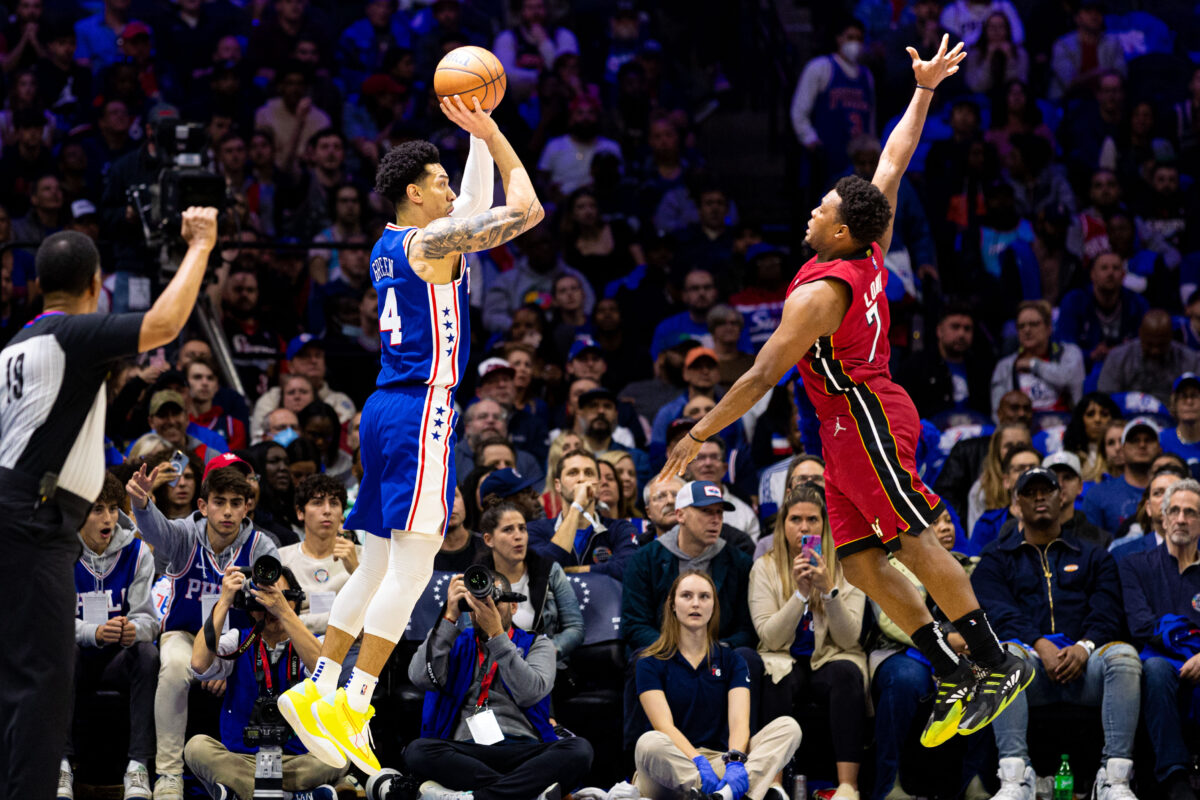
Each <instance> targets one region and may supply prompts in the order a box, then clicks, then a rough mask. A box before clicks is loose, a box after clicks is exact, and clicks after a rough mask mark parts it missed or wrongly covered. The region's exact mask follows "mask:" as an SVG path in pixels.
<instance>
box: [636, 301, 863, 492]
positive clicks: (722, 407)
mask: <svg viewBox="0 0 1200 800" xmlns="http://www.w3.org/2000/svg"><path fill="white" fill-rule="evenodd" d="M848 308H850V287H849V286H847V285H846V284H844V283H842V282H841V281H839V280H833V279H827V280H820V281H814V282H813V283H809V284H805V285H804V286H801V287H800V288H798V289H797V290H796V291H794V292H792V294H791V295H790V296H789V297H788V299H787V301H786V302H785V303H784V304H783V319H782V320H781V321H780V323H779V327H778V328H776V329H775V332H774V333H772V334H771V338H769V339H767V341H766V343H765V344H763V346H762V349H761V350H759V351H758V355H757V356H755V358H754V364H753V366H751V367H750V369H748V370H747V371H746V372H745V373H743V374H742V377H740V378H738V379H737V380H736V381H735V382H734V384H733V386H731V387H730V389H729V391H728V392H726V393H725V396H724V397H722V398H721V402H719V403H717V406H716V408H714V409H713V410H712V411H709V412H708V413H707V414H705V415H704V417H703V418H701V420H700V421H699V422H697V423H696V425H695V426H694V427H693V428H692V430H691V431H690V435H688V436H684V437H683V438H682V439H680V440H679V442H678V443H677V444H676V445H675V449H674V450H672V451H671V455H670V456H669V457H668V458H667V463H666V465H665V466H664V467H663V468H662V471H661V472H660V473H658V478H657V480H660V481H661V480H666V479H667V478H670V477H673V476H675V475H680V476H682V475H683V470H684V469H685V468H686V467H687V465H688V464H690V463H692V461H693V460H694V459H695V458H696V454H697V453H699V452H700V443H701V442H703V441H704V440H705V439H708V438H710V437H712V436H715V435H716V434H718V433H720V432H721V431H723V430H724V429H725V428H727V427H728V426H730V425H732V424H733V423H734V422H736V421H737V420H739V419H741V418H742V416H743V415H745V413H746V412H747V411H749V410H750V407H751V406H753V405H754V404H755V403H757V402H758V401H759V400H760V399H761V398H762V396H763V395H765V394H766V393H767V392H769V391H770V390H771V389H773V388H775V385H776V384H777V383H779V379H780V378H782V377H783V373H785V372H787V371H788V370H789V369H791V368H792V366H793V365H795V364H796V362H798V361H799V360H800V359H801V358H803V357H804V354H805V353H806V352H808V348H810V347H812V345H813V342H815V341H816V340H817V339H818V338H819V337H821V336H826V335H828V334H831V333H833V332H834V331H835V330H837V327H838V326H839V325H841V324H842V317H844V316H846V310H847V309H848Z"/></svg>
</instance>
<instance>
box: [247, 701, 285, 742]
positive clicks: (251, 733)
mask: <svg viewBox="0 0 1200 800" xmlns="http://www.w3.org/2000/svg"><path fill="white" fill-rule="evenodd" d="M291 738H292V729H291V727H290V726H289V725H288V724H287V720H285V719H284V718H283V715H282V714H280V713H279V703H278V700H277V698H276V697H275V695H271V694H261V695H259V696H258V697H256V698H255V699H254V708H253V710H251V712H250V722H249V724H248V725H246V727H245V728H243V729H242V744H244V745H246V747H258V748H262V747H283V745H284V744H285V743H286V742H287V741H288V740H289V739H291Z"/></svg>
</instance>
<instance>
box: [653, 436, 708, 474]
mask: <svg viewBox="0 0 1200 800" xmlns="http://www.w3.org/2000/svg"><path fill="white" fill-rule="evenodd" d="M702 444H703V442H700V441H697V440H696V439H694V438H692V436H690V435H689V434H686V433H685V434H684V435H683V437H682V438H680V440H679V441H678V442H676V443H675V446H674V447H673V448H671V455H669V456H667V463H666V464H664V465H663V468H662V471H661V472H659V473H658V477H657V478H655V479H654V480H655V482H657V481H665V480H667V479H668V478H675V477H680V478H682V477H683V471H684V470H685V469H687V466H688V464H690V463H692V462H693V461H695V460H696V456H698V455H700V446H701V445H702Z"/></svg>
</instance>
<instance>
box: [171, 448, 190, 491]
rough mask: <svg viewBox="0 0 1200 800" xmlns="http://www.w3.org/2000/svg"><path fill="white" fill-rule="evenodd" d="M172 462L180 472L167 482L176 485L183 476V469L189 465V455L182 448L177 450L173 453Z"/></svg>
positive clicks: (176, 470)
mask: <svg viewBox="0 0 1200 800" xmlns="http://www.w3.org/2000/svg"><path fill="white" fill-rule="evenodd" d="M170 463H171V466H172V467H174V468H175V472H176V473H178V474H177V475H176V476H175V480H173V481H167V484H168V485H170V486H175V485H176V484H178V483H179V479H180V478H182V477H183V470H184V468H186V467H187V465H188V457H187V456H186V455H184V454H183V451H182V450H176V451H175V452H174V453H171V459H170Z"/></svg>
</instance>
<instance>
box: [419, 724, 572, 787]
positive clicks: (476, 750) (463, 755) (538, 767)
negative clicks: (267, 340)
mask: <svg viewBox="0 0 1200 800" xmlns="http://www.w3.org/2000/svg"><path fill="white" fill-rule="evenodd" d="M404 761H405V763H407V764H408V768H409V770H410V771H411V772H412V773H413V775H414V776H416V777H417V778H420V779H421V780H423V781H437V782H438V783H440V784H441V785H442V786H445V787H446V788H447V789H453V790H455V791H463V792H468V791H469V792H474V793H475V797H476V799H477V800H529V798H531V797H537V796H538V795H539V794H541V793H542V792H543V791H544V790H545V789H546V787H548V786H549V785H550V784H552V783H557V784H558V785H559V787H560V788H561V789H562V793H563V794H564V795H565V794H567V793H568V792H570V791H571V790H572V789H574V788H575V787H576V786H578V785H579V784H580V783H581V782H582V781H583V779H584V778H585V777H587V773H588V770H589V769H591V768H592V746H591V745H590V744H588V743H587V741H586V740H585V739H578V738H575V739H559V740H558V741H557V742H511V743H509V742H501V743H499V744H493V745H483V744H475V743H474V742H447V741H445V740H442V739H417V740H416V741H414V742H413V743H412V744H410V745H409V746H408V747H407V748H406V749H405V751H404Z"/></svg>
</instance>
